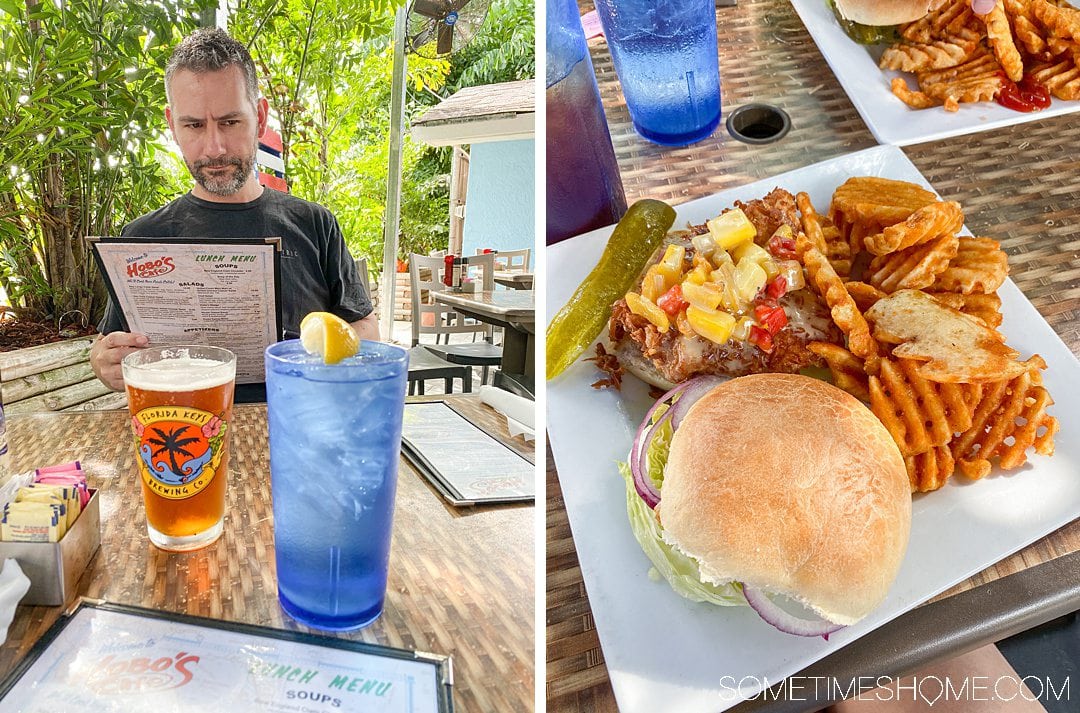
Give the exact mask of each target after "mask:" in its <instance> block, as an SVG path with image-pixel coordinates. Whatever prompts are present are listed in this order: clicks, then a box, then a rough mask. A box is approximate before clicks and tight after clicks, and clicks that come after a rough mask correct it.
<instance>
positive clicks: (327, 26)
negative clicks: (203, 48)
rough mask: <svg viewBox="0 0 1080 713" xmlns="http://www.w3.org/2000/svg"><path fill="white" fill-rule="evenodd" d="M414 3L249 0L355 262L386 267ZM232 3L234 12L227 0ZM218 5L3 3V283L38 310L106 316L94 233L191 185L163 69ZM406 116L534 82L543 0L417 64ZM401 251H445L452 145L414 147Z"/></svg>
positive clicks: (292, 144) (284, 124)
mask: <svg viewBox="0 0 1080 713" xmlns="http://www.w3.org/2000/svg"><path fill="white" fill-rule="evenodd" d="M405 1H406V0H359V2H358V1H357V0H347V1H346V0H237V2H236V4H234V5H233V12H232V15H231V18H230V27H229V29H230V32H231V33H232V34H233V35H234V36H235V37H237V39H240V40H241V41H243V42H246V43H247V44H248V45H249V47H250V49H251V50H252V54H253V56H254V57H255V59H256V63H257V65H258V67H259V69H260V73H261V74H262V75H263V87H262V88H263V91H264V94H265V95H266V97H267V99H268V100H269V102H270V104H271V108H272V115H273V118H274V121H275V123H276V124H277V125H278V126H279V127H280V128H279V130H280V131H281V133H282V135H283V139H284V142H285V152H284V157H283V158H284V160H285V161H286V164H287V176H288V180H289V183H290V185H291V188H292V190H293V192H294V193H295V194H296V195H298V196H300V197H303V198H307V199H309V200H313V201H317V202H319V203H322V204H324V205H326V206H327V207H329V208H330V209H331V210H333V211H334V213H335V215H337V217H338V220H339V222H340V223H341V226H342V229H343V232H344V234H345V236H346V241H347V242H348V244H349V247H350V249H351V250H352V252H353V253H354V254H356V255H360V256H365V257H367V258H368V261H369V264H370V265H371V266H372V267H373V268H374V269H379V267H380V265H381V262H382V244H383V221H384V209H385V201H386V175H387V167H388V163H389V156H388V152H389V146H388V136H389V125H390V117H389V106H390V87H391V80H392V76H391V75H392V70H393V51H392V47H391V44H390V32H391V28H392V26H393V21H394V13H395V11H396V9H397V7H398V6H400V5H401V4H402V3H403V2H405ZM476 1H478V2H479V1H481V0H476ZM230 4H231V5H232V3H230ZM216 6H217V2H216V1H215V0H159V1H158V2H154V3H152V4H147V3H144V2H139V1H137V0H114V1H110V2H103V1H102V0H65V2H63V3H57V2H52V1H51V0H44V1H42V0H18V1H16V0H0V60H2V61H0V287H3V288H4V289H5V290H6V291H7V293H8V296H9V298H10V299H11V301H12V303H13V305H15V306H16V307H18V308H19V309H20V310H21V311H22V312H24V313H25V314H27V316H31V317H35V318H42V317H51V318H53V319H58V318H60V317H61V316H62V315H64V314H66V313H69V312H71V311H76V312H78V313H81V314H83V315H84V316H85V317H86V318H87V319H96V318H97V317H98V315H99V314H100V311H101V310H102V309H103V307H104V303H105V294H104V290H103V288H102V284H101V280H100V278H99V277H98V275H97V273H96V268H95V266H94V264H93V261H92V259H91V257H90V252H89V251H88V250H87V247H86V243H85V240H84V238H85V237H86V236H87V235H110V234H116V233H117V232H119V229H120V227H121V226H123V225H124V224H125V223H127V222H128V221H130V220H132V219H133V218H135V217H137V216H139V215H141V214H143V213H145V212H147V211H149V210H152V209H155V208H158V207H160V206H161V205H163V204H165V203H166V202H167V201H169V200H171V199H172V198H174V197H176V196H177V195H178V194H180V193H182V192H184V191H186V190H188V189H189V188H190V185H191V179H190V176H189V175H188V172H187V169H186V167H184V165H183V162H182V160H181V159H180V157H179V155H178V153H176V152H175V149H169V148H166V147H165V145H164V141H165V131H166V128H165V122H164V117H163V108H164V106H165V92H164V80H163V74H164V66H165V62H166V61H167V59H168V56H169V53H170V52H171V51H172V48H173V47H174V46H175V45H176V43H177V42H179V40H180V39H181V38H182V37H183V36H185V35H186V34H188V33H189V32H190V31H191V30H192V29H194V27H195V26H196V24H197V18H200V17H205V16H206V15H207V13H208V12H210V13H212V11H213V9H214V8H215V7H216ZM407 66H408V92H407V95H406V113H407V115H408V116H409V117H413V116H416V115H418V114H419V113H422V112H423V111H426V110H427V109H428V108H430V107H431V106H433V105H434V104H436V103H438V101H439V100H440V99H441V98H442V97H446V96H449V95H451V94H452V93H453V92H455V91H457V89H459V88H461V87H465V86H471V85H475V84H487V83H495V82H502V81H510V80H514V79H520V78H524V77H528V76H532V74H533V73H534V71H535V58H534V54H533V0H494V1H493V2H492V4H491V7H490V11H489V13H488V17H487V18H486V21H485V22H484V24H483V26H482V28H481V31H480V33H479V34H478V35H477V36H476V37H474V38H473V40H472V41H471V42H470V43H469V44H468V45H466V46H464V47H459V48H458V49H457V50H456V51H455V53H454V54H453V55H451V56H450V57H449V58H443V59H437V60H431V59H424V58H421V57H418V56H416V55H410V56H409V57H408V64H407ZM402 163H403V181H402V184H403V185H402V188H403V193H402V220H401V236H400V241H401V253H402V254H404V253H407V252H410V251H415V252H427V251H429V250H432V249H436V248H442V247H445V246H446V244H447V230H448V222H449V221H448V206H449V171H450V169H449V166H450V150H449V149H445V148H444V149H435V148H432V147H428V146H425V145H421V144H416V143H414V142H413V141H412V139H411V137H409V136H408V135H407V134H406V136H405V138H404V146H403V155H402Z"/></svg>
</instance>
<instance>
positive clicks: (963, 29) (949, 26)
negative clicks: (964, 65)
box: [900, 0, 983, 43]
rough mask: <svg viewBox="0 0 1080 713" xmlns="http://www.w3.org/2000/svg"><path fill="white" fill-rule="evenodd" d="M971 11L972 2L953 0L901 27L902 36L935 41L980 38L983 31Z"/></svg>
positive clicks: (920, 40)
mask: <svg viewBox="0 0 1080 713" xmlns="http://www.w3.org/2000/svg"><path fill="white" fill-rule="evenodd" d="M979 25H980V23H979V22H978V19H977V17H976V15H975V13H973V12H972V11H971V3H970V2H963V0H951V1H949V2H945V3H942V4H941V6H940V7H939V8H937V9H936V10H934V11H932V12H930V13H928V14H926V15H924V16H923V17H921V18H919V19H918V20H916V21H914V22H910V23H908V24H906V25H903V26H902V27H901V28H900V36H901V37H903V38H904V39H905V40H907V41H908V42H922V43H927V42H933V41H934V40H941V39H946V38H957V39H960V40H976V41H977V40H979V39H980V38H981V37H982V35H983V32H982V31H981V27H980V26H979Z"/></svg>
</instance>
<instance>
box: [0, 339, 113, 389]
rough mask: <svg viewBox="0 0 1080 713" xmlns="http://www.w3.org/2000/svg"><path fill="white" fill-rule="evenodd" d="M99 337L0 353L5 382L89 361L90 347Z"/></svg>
mask: <svg viewBox="0 0 1080 713" xmlns="http://www.w3.org/2000/svg"><path fill="white" fill-rule="evenodd" d="M95 339H97V336H92V337H78V338H76V339H67V340H65V341H62V342H54V343H52V344H42V345H41V346H37V347H27V348H26V349H16V350H15V351H11V352H2V353H0V374H2V375H3V378H4V380H5V381H9V380H11V379H21V378H22V377H24V376H30V375H31V374H40V373H41V372H43V371H48V370H49V369H56V368H59V367H62V366H68V365H69V364H77V363H78V362H81V361H89V359H90V346H91V345H92V344H93V343H94V340H95Z"/></svg>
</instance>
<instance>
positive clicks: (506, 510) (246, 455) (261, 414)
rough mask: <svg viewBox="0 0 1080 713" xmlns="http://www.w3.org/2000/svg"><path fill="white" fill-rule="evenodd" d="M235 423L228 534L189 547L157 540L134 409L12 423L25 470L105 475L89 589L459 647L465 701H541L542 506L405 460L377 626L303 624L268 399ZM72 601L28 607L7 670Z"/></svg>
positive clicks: (459, 702)
mask: <svg viewBox="0 0 1080 713" xmlns="http://www.w3.org/2000/svg"><path fill="white" fill-rule="evenodd" d="M433 398H434V397H428V398H427V399H423V400H433ZM437 398H439V399H443V400H445V401H446V402H447V403H448V404H450V405H451V406H452V407H453V408H454V409H456V410H458V411H459V412H460V413H461V414H462V415H463V416H465V417H466V418H468V419H469V420H471V421H473V422H474V423H476V424H477V425H479V426H481V427H482V428H484V429H485V430H487V431H488V432H489V433H491V434H493V435H494V436H495V437H496V438H497V439H499V440H500V441H501V442H503V443H505V444H506V445H507V446H509V447H510V448H512V449H513V450H515V451H517V452H519V453H521V454H522V455H523V456H525V457H526V458H527V459H529V460H530V461H532V460H534V451H533V446H532V445H531V444H526V443H525V442H524V441H522V440H521V439H520V438H512V437H511V436H510V435H509V432H508V431H507V428H506V419H505V418H503V417H502V416H501V415H500V414H498V413H497V412H495V411H494V410H492V409H491V408H489V407H488V406H486V405H484V404H482V403H481V402H480V401H479V399H478V398H477V397H475V396H445V397H437ZM415 400H419V399H412V398H410V399H409V401H415ZM233 427H234V429H235V430H234V431H233V434H232V441H231V449H232V453H231V459H230V468H229V470H230V473H229V490H228V501H227V504H228V507H227V510H226V516H225V531H224V534H223V535H222V537H221V539H220V540H218V541H217V542H216V543H215V544H213V545H211V546H210V547H207V548H205V549H203V550H199V551H196V552H192V553H186V554H175V553H166V552H163V551H161V550H158V549H157V548H155V547H154V546H153V545H151V544H150V542H149V540H148V539H147V536H146V524H145V523H146V520H145V517H144V513H143V505H142V495H141V492H140V488H139V478H138V476H137V473H136V467H135V454H134V450H133V449H132V446H131V438H130V435H129V430H128V429H129V417H128V413H127V411H126V410H125V411H99V412H87V413H47V414H34V415H24V416H16V417H13V418H12V419H11V420H10V421H9V423H8V428H9V431H8V437H9V442H10V445H11V450H12V455H13V463H12V467H13V469H14V470H15V472H20V471H23V470H26V469H29V468H33V467H36V466H43V465H48V464H51V463H59V462H63V461H69V460H73V459H79V460H81V461H82V464H83V467H84V468H85V469H86V471H87V475H88V479H89V481H90V485H91V487H96V488H98V489H99V497H100V499H101V549H100V550H98V552H97V554H96V555H95V556H94V558H93V559H92V560H91V561H90V564H89V566H88V568H87V570H86V572H85V574H84V575H83V577H82V578H81V580H80V581H79V583H78V586H77V593H78V594H79V595H82V596H84V597H89V598H93V599H104V600H107V601H109V602H113V603H117V604H128V605H134V606H142V607H149V608H153V609H159V610H163V611H168V612H175V613H181V614H190V615H195V616H201V617H210V618H213V619H220V620H223V621H230V622H240V623H245V624H254V625H259V626H267V627H272V628H276V629H288V630H298V631H305V632H310V633H314V634H321V635H326V636H334V637H340V638H346V639H350V640H355V641H363V642H368V643H377V644H382V645H387V646H394V647H400V648H406V649H415V650H419V651H428V652H432V653H436V654H443V655H450V656H451V657H452V659H453V661H452V665H453V672H454V676H453V679H454V686H453V698H454V702H455V705H456V707H457V710H467V711H527V710H532V707H533V700H534V698H533V690H534V688H533V687H534V673H533V671H534V668H533V658H534V641H535V637H534V624H533V620H534V617H533V611H534V605H533V603H534V601H535V600H534V580H535V577H534V567H533V562H534V557H533V543H534V538H533V516H534V508H533V507H532V506H531V504H530V505H499V506H475V507H470V508H462V509H458V508H454V507H452V506H450V505H448V504H447V503H446V502H445V500H444V499H443V498H442V496H441V495H439V494H438V492H436V491H435V490H434V489H433V488H432V487H431V486H430V485H429V484H428V482H427V481H426V480H425V479H424V478H423V477H422V476H421V475H419V474H418V473H417V472H416V471H415V470H414V469H413V468H412V467H411V466H410V465H409V464H408V462H407V461H406V460H404V459H402V460H401V461H400V465H399V472H398V490H397V501H396V511H395V516H394V533H393V543H392V546H391V554H390V573H389V582H388V585H387V599H386V608H385V610H384V611H383V614H382V616H381V617H380V618H379V619H378V620H377V621H376V622H375V623H374V624H372V625H370V626H368V627H367V628H365V629H361V630H359V631H355V632H348V633H340V634H333V633H329V634H327V633H324V632H319V631H317V630H314V629H308V628H307V627H305V626H303V625H300V624H297V623H296V622H294V621H293V620H292V619H290V618H289V617H288V615H286V614H285V613H284V612H283V611H282V609H281V607H280V606H279V605H278V601H277V583H276V578H275V566H274V537H273V512H272V509H271V501H270V468H269V455H268V441H267V424H266V406H265V404H258V405H256V404H246V405H236V406H235V407H234V410H233ZM62 609H63V608H62V607H41V606H20V607H19V608H18V609H17V611H16V614H15V619H14V621H13V622H12V624H11V627H10V629H9V631H8V638H7V641H6V642H5V643H4V644H3V646H0V677H2V676H6V675H7V674H8V673H9V672H10V671H11V670H12V669H13V668H14V667H15V666H16V665H17V664H18V662H19V661H20V660H21V659H22V658H23V657H24V656H26V654H27V652H28V651H29V650H30V648H31V647H32V646H33V644H34V643H35V642H36V641H37V640H38V639H39V638H40V637H41V636H42V635H43V634H44V633H45V631H47V630H48V628H49V627H50V626H51V625H52V624H53V623H54V622H55V621H56V619H57V617H58V616H59V615H60V613H61V611H62Z"/></svg>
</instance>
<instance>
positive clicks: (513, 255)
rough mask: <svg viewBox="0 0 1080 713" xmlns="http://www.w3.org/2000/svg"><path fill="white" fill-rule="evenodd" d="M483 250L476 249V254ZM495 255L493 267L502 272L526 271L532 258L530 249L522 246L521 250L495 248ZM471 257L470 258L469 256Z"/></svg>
mask: <svg viewBox="0 0 1080 713" xmlns="http://www.w3.org/2000/svg"><path fill="white" fill-rule="evenodd" d="M483 252H484V251H483V250H481V249H479V248H478V249H477V251H476V254H477V255H480V254H482V253H483ZM492 254H493V255H495V269H496V270H501V271H503V272H528V271H529V266H530V264H531V259H532V250H531V249H529V248H524V249H522V250H496V251H495V252H494V253H492ZM470 259H472V258H470Z"/></svg>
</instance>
